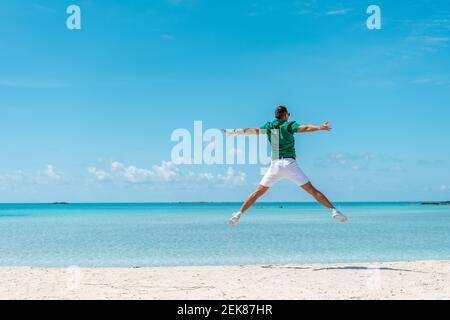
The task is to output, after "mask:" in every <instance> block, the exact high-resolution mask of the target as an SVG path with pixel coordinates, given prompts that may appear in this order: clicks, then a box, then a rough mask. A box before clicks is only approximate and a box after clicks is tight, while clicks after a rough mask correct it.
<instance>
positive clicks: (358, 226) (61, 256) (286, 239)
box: [0, 202, 450, 267]
mask: <svg viewBox="0 0 450 320" xmlns="http://www.w3.org/2000/svg"><path fill="white" fill-rule="evenodd" d="M240 204H241V203H240V202H239V203H237V202H227V203H223V202H222V203H205V202H190V203H167V202H166V203H70V204H65V205H55V204H0V266H33V267H68V266H79V267H150V266H199V265H255V264H297V263H299V264H300V263H338V262H342V263H344V262H387V261H410V260H447V259H450V249H448V248H450V206H424V205H421V202H340V203H339V202H338V203H336V206H337V207H338V208H339V209H340V210H342V211H343V212H344V213H345V214H346V215H348V216H349V219H350V221H349V222H348V223H338V222H336V221H334V220H333V219H331V216H330V212H329V210H327V209H325V208H323V207H321V206H320V205H319V204H316V203H313V202H259V203H257V204H255V206H254V207H253V208H252V209H250V211H248V213H246V214H245V215H244V216H243V218H242V220H241V222H240V223H239V225H238V226H237V227H236V228H230V227H229V226H228V224H227V222H228V219H229V218H230V216H231V214H232V213H233V212H235V211H236V210H237V209H238V208H239V206H240Z"/></svg>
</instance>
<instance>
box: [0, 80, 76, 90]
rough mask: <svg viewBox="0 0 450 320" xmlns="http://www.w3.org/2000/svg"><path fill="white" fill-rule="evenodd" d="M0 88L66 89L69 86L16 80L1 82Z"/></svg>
mask: <svg viewBox="0 0 450 320" xmlns="http://www.w3.org/2000/svg"><path fill="white" fill-rule="evenodd" d="M0 87H9V88H29V89H57V88H66V87H68V85H67V84H64V83H52V82H44V81H14V80H0Z"/></svg>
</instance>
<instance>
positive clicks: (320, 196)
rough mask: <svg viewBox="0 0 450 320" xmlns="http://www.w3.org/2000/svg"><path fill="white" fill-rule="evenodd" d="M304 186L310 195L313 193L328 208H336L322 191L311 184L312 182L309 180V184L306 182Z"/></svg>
mask: <svg viewBox="0 0 450 320" xmlns="http://www.w3.org/2000/svg"><path fill="white" fill-rule="evenodd" d="M302 188H303V189H304V190H305V191H306V192H308V193H309V194H310V195H312V196H313V197H314V198H315V199H316V200H317V201H318V202H319V203H321V204H322V205H324V206H325V207H327V208H328V209H334V206H333V204H332V203H331V202H330V201H329V200H328V199H327V197H325V196H324V195H323V193H322V192H320V191H319V190H317V189H316V188H314V186H313V185H312V184H311V182H308V183H307V184H304V185H303V186H302Z"/></svg>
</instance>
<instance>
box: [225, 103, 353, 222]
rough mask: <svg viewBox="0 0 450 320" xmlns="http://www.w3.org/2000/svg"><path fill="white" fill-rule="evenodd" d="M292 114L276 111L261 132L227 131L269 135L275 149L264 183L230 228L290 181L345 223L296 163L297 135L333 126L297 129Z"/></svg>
mask: <svg viewBox="0 0 450 320" xmlns="http://www.w3.org/2000/svg"><path fill="white" fill-rule="evenodd" d="M289 117H290V113H289V112H288V110H287V108H286V107H284V106H279V107H277V109H276V110H275V120H274V121H272V122H268V123H266V124H265V125H263V126H261V128H246V129H237V130H225V132H226V134H229V135H232V134H245V135H247V134H267V137H268V139H269V142H270V143H271V145H272V163H271V165H270V168H269V170H268V171H267V172H266V174H265V175H264V177H263V178H262V180H261V183H260V184H259V185H258V187H257V188H256V191H255V192H253V193H252V194H251V195H250V196H249V197H248V199H247V200H246V201H245V202H244V204H243V205H242V207H241V209H240V210H239V211H238V212H237V213H235V214H233V216H232V217H231V219H230V225H231V226H235V225H236V224H237V223H238V221H239V219H240V218H241V216H242V215H243V214H244V213H245V212H246V211H247V210H248V209H249V208H250V207H251V206H252V205H253V204H254V203H255V202H256V200H258V199H259V198H260V197H261V196H262V195H263V194H265V193H266V192H267V190H269V188H270V187H272V186H273V185H274V184H275V183H276V182H278V181H280V180H282V179H288V180H291V181H293V182H294V183H296V184H297V185H298V186H299V187H302V188H303V189H304V190H305V191H306V192H308V193H309V194H311V195H312V196H313V197H314V198H315V199H316V200H317V201H318V202H320V203H321V204H322V205H324V206H325V207H327V208H329V209H330V210H331V214H332V217H333V218H334V219H336V220H337V221H341V222H345V221H347V217H346V216H344V215H343V214H342V213H340V212H339V211H338V210H336V208H335V207H334V206H333V204H332V203H331V202H330V201H329V200H328V199H327V197H325V196H324V195H323V194H322V193H321V192H320V191H319V190H317V189H316V188H314V186H313V185H312V184H311V182H310V181H309V180H308V178H307V177H306V176H305V174H304V173H303V171H302V170H301V169H300V167H299V166H298V164H297V162H296V153H295V137H294V135H295V133H297V132H298V133H303V132H314V131H321V130H324V131H330V130H331V128H330V122H329V121H326V122H325V123H324V124H323V125H321V126H314V125H298V124H297V122H295V121H289Z"/></svg>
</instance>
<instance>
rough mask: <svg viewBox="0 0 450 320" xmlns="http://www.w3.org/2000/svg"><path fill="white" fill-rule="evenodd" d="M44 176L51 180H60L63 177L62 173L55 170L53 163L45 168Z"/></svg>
mask: <svg viewBox="0 0 450 320" xmlns="http://www.w3.org/2000/svg"><path fill="white" fill-rule="evenodd" d="M44 176H45V177H47V178H49V179H50V180H54V181H60V180H61V179H62V174H61V173H59V172H56V171H55V168H54V167H53V165H51V164H48V165H47V166H46V168H45V170H44Z"/></svg>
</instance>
